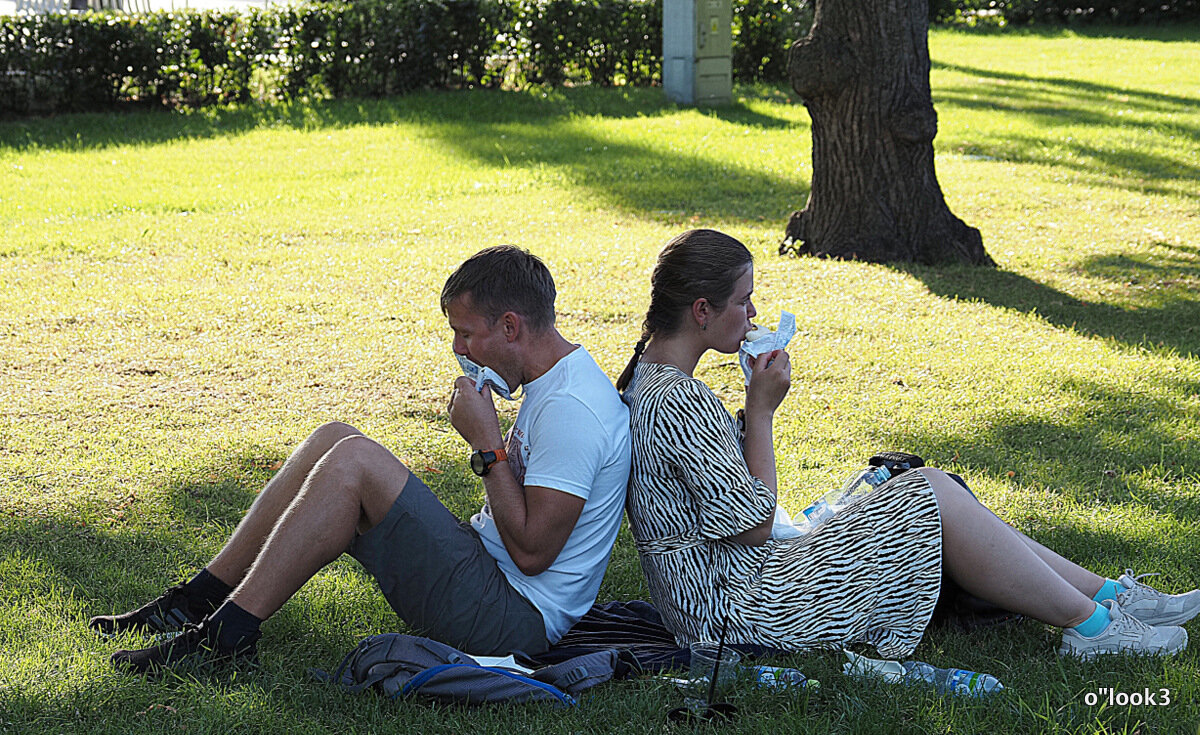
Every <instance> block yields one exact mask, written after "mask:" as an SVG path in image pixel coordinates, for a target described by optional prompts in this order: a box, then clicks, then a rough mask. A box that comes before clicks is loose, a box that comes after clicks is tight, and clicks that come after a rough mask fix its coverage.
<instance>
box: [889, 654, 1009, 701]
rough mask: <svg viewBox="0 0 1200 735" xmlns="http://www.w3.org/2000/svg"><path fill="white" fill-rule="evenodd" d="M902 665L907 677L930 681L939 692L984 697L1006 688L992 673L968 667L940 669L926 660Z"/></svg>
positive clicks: (914, 679)
mask: <svg viewBox="0 0 1200 735" xmlns="http://www.w3.org/2000/svg"><path fill="white" fill-rule="evenodd" d="M900 665H901V666H903V667H904V671H905V675H904V678H905V679H907V680H908V681H913V682H915V681H925V682H928V683H930V684H932V685H933V687H934V689H936V690H937V692H938V693H939V694H946V693H950V694H955V695H958V696H963V697H982V696H985V695H988V694H992V693H994V692H998V691H1000V690H1002V689H1004V685H1003V684H1001V683H1000V680H999V679H997V678H996V677H994V676H992V675H991V674H981V673H979V672H977V671H967V670H966V669H939V668H938V667H936V666H934V665H932V664H927V663H925V662H924V661H905V662H903V663H902V664H900Z"/></svg>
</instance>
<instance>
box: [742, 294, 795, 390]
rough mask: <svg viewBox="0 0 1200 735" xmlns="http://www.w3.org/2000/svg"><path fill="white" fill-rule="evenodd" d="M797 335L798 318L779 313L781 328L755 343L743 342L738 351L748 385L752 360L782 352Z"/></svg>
mask: <svg viewBox="0 0 1200 735" xmlns="http://www.w3.org/2000/svg"><path fill="white" fill-rule="evenodd" d="M795 334H796V316H795V315H794V314H792V313H791V312H788V311H781V312H779V328H778V329H776V330H775V331H774V332H771V333H769V334H766V335H764V336H762V337H759V338H758V339H756V340H754V341H753V342H742V347H741V349H739V350H738V362H739V363H741V366H742V373H743V374H744V375H745V376H746V385H749V384H750V358H751V357H758V356H759V355H763V354H766V353H768V352H770V351H771V350H782V349H785V348H786V347H787V345H788V342H791V341H792V336H793V335H795Z"/></svg>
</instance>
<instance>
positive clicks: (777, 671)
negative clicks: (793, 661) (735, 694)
mask: <svg viewBox="0 0 1200 735" xmlns="http://www.w3.org/2000/svg"><path fill="white" fill-rule="evenodd" d="M747 669H748V670H749V671H750V672H751V673H752V674H753V675H754V681H755V682H756V683H757V684H758V685H759V686H763V687H768V688H770V689H788V688H792V687H799V688H804V687H812V688H816V687H819V686H820V685H821V682H819V681H817V680H816V679H809V678H808V677H807V676H805V675H804V674H803V673H802V672H801V671H800V670H799V669H789V668H785V667H782V666H748V667H747Z"/></svg>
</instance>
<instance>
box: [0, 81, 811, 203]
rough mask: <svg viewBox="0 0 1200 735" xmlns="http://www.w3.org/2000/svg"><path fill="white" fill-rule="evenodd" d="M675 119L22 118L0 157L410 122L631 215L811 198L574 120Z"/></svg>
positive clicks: (599, 101)
mask: <svg viewBox="0 0 1200 735" xmlns="http://www.w3.org/2000/svg"><path fill="white" fill-rule="evenodd" d="M678 110H679V108H678V107H677V106H676V105H674V104H671V103H669V102H667V101H666V99H665V98H664V96H663V94H662V91H661V89H656V88H651V89H646V88H626V89H615V90H597V89H574V90H567V89H555V90H545V91H544V92H542V91H539V90H528V91H523V92H505V91H499V90H472V91H461V92H447V91H433V92H420V93H415V94H412V95H408V96H405V97H397V98H392V99H384V100H330V101H320V102H312V103H303V104H302V103H294V104H277V105H252V106H242V107H228V108H214V109H209V110H199V111H193V112H176V113H167V112H161V113H134V114H129V115H73V116H64V117H62V118H51V119H48V120H37V121H22V122H18V123H9V124H3V125H0V150H3V149H4V148H9V149H13V150H16V151H23V150H33V149H40V148H52V149H67V150H89V149H96V148H104V147H108V146H119V145H133V144H160V143H170V142H174V141H179V140H187V139H205V138H216V137H222V136H234V135H239V134H244V133H248V132H250V131H253V130H258V129H265V128H271V127H285V128H291V129H297V130H326V129H340V128H351V127H358V126H387V125H398V124H411V125H416V126H419V128H420V130H421V133H422V134H428V135H431V136H433V137H434V138H435V139H437V140H438V141H439V142H440V143H441V144H442V145H444V147H445V148H446V149H447V150H450V151H453V152H456V153H458V154H460V155H462V156H464V157H466V158H468V159H470V160H471V161H472V162H474V163H476V164H478V165H482V166H486V167H489V168H495V169H505V168H509V167H515V168H524V169H532V170H534V171H547V172H550V173H551V174H552V175H553V174H557V175H560V176H562V177H564V178H566V179H567V180H568V181H569V182H571V183H572V184H574V185H576V186H578V187H580V188H582V189H583V190H584V191H585V192H591V194H592V195H594V196H596V197H599V198H601V199H603V200H607V201H609V202H611V203H612V204H613V205H614V206H617V207H621V208H624V209H627V210H629V211H633V212H637V213H643V214H650V215H655V214H657V215H665V216H668V217H674V218H678V217H679V216H681V215H689V216H690V215H700V216H702V217H705V218H708V219H710V220H712V219H715V220H719V219H722V218H733V219H739V218H740V219H751V218H768V217H770V218H778V217H780V216H782V215H783V213H786V212H788V211H790V210H791V209H793V208H794V207H795V204H796V202H799V201H803V200H804V197H805V196H807V190H808V183H807V181H802V180H800V179H799V178H795V179H793V178H792V177H787V178H783V177H779V176H775V175H770V174H764V173H763V172H762V171H760V170H757V169H755V168H753V167H750V166H746V165H743V164H741V163H739V162H738V160H737V156H723V157H717V156H715V155H712V156H706V155H700V154H699V153H692V152H686V151H682V150H678V149H672V148H670V147H665V146H663V145H661V144H651V143H642V142H636V141H631V140H629V139H627V138H625V137H616V136H613V137H609V138H603V137H600V136H598V135H596V134H594V133H592V132H589V130H588V126H587V125H586V124H584V123H583V122H581V119H582V118H585V117H589V116H598V117H602V118H605V119H626V118H654V117H660V116H663V115H667V114H674V113H676V112H678ZM464 113H465V114H464ZM700 114H706V115H711V116H713V117H715V118H717V119H719V120H722V121H723V122H725V123H728V124H730V125H736V126H741V127H743V128H747V129H752V130H775V129H780V128H786V127H788V126H790V125H792V124H793V123H792V122H791V121H789V120H787V119H786V118H784V117H782V116H772V115H769V114H764V113H762V112H759V111H757V110H754V109H751V108H750V106H748V105H746V104H740V103H739V104H735V105H732V106H729V107H725V108H720V109H714V110H706V111H701V113H700ZM658 142H659V143H661V140H660V141H658Z"/></svg>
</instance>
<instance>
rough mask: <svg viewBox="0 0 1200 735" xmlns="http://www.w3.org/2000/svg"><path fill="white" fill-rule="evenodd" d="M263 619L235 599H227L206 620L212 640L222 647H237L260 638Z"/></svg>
mask: <svg viewBox="0 0 1200 735" xmlns="http://www.w3.org/2000/svg"><path fill="white" fill-rule="evenodd" d="M262 622H263V621H262V620H260V619H258V618H256V617H254V616H253V615H251V614H250V613H248V612H246V611H245V610H243V609H242V608H240V607H238V605H237V603H236V602H234V601H233V600H226V601H225V602H224V603H223V604H222V605H221V606H220V607H219V608H217V611H216V612H215V613H213V614H212V615H209V616H208V618H207V619H206V620H205V621H204V627H205V628H207V629H208V635H209V639H210V640H215V641H216V643H217V645H218V646H220V647H221V648H225V649H232V648H237V647H239V646H240V645H242V644H243V643H245V642H247V641H251V640H255V639H257V638H258V629H259V628H260V627H261V626H262Z"/></svg>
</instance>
